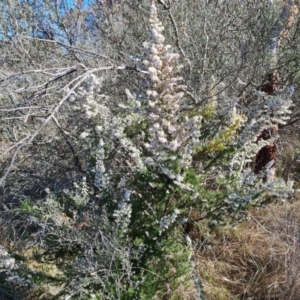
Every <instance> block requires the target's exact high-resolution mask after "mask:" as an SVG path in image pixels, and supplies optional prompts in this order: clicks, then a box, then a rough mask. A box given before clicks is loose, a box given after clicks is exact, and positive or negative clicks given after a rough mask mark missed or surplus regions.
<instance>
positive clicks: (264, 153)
mask: <svg viewBox="0 0 300 300" xmlns="http://www.w3.org/2000/svg"><path fill="white" fill-rule="evenodd" d="M279 87H280V78H279V73H278V72H277V71H275V72H274V73H273V74H267V75H266V76H265V78H264V84H263V85H262V87H261V89H260V90H261V91H262V92H265V93H266V94H268V95H275V92H276V91H277V90H278V89H279ZM271 117H272V116H271ZM277 135H278V124H273V126H272V127H271V128H268V129H265V130H264V131H263V132H262V133H261V134H260V136H259V137H258V140H261V139H263V140H269V139H271V138H272V137H275V136H277ZM277 154H278V153H277V147H276V141H274V139H272V142H271V143H270V144H269V145H266V146H264V147H263V148H261V149H260V150H259V152H258V153H257V155H256V159H255V166H254V172H255V173H256V174H259V173H260V172H262V171H264V170H265V169H266V168H267V167H268V166H269V164H272V165H271V166H269V170H268V171H267V173H266V174H265V175H264V177H263V181H272V180H273V179H274V178H275V171H276V162H277Z"/></svg>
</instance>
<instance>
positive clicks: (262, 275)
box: [196, 200, 300, 300]
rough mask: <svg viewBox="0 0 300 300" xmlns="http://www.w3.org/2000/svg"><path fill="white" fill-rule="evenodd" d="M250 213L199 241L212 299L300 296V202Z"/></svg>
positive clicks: (208, 294) (292, 299) (205, 282)
mask: <svg viewBox="0 0 300 300" xmlns="http://www.w3.org/2000/svg"><path fill="white" fill-rule="evenodd" d="M249 218H250V221H247V222H244V223H241V224H239V225H237V226H236V227H229V226H227V227H223V228H219V229H218V230H216V231H215V232H214V233H213V235H212V236H209V235H207V236H206V237H204V238H202V239H201V241H199V245H200V246H199V249H198V252H197V254H196V255H197V263H198V270H199V273H200V274H201V277H202V281H203V286H204V289H205V293H206V299H207V300H225V299H226V300H237V299H238V300H240V299H245V300H254V299H255V300H257V299H259V300H275V299H278V300H288V299H289V300H297V299H300V202H299V201H297V200H294V201H291V202H289V203H284V204H273V205H270V206H268V207H266V208H262V209H259V210H257V211H250V212H249Z"/></svg>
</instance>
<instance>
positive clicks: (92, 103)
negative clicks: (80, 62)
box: [76, 74, 102, 118]
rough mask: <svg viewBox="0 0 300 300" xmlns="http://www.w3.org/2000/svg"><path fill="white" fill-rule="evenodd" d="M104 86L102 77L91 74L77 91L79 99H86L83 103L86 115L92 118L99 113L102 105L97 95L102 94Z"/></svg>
mask: <svg viewBox="0 0 300 300" xmlns="http://www.w3.org/2000/svg"><path fill="white" fill-rule="evenodd" d="M101 86H102V78H99V77H97V76H96V75H94V74H90V75H89V76H88V77H87V79H86V80H85V82H84V84H83V85H82V86H81V87H80V88H79V89H78V91H77V95H76V97H77V99H78V100H80V101H84V103H83V104H82V106H83V108H84V109H85V113H86V117H87V118H92V117H95V116H97V115H98V114H99V112H100V111H101V110H102V106H101V105H99V103H98V101H97V98H98V97H99V96H98V97H96V95H99V94H100V91H101Z"/></svg>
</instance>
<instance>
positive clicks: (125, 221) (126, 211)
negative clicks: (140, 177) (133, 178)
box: [113, 190, 132, 232]
mask: <svg viewBox="0 0 300 300" xmlns="http://www.w3.org/2000/svg"><path fill="white" fill-rule="evenodd" d="M130 195H131V191H130V190H125V192H124V195H123V199H122V201H120V202H119V204H118V209H116V210H115V211H114V213H113V217H114V218H115V222H116V224H117V225H118V227H119V228H121V229H122V230H123V232H126V231H127V229H128V225H129V223H130V218H131V213H132V207H131V203H130Z"/></svg>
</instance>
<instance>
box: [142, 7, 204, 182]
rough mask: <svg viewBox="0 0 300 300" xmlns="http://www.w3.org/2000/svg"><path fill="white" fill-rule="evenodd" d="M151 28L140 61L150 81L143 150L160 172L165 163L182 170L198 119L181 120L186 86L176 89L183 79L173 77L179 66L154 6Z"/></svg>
mask: <svg viewBox="0 0 300 300" xmlns="http://www.w3.org/2000/svg"><path fill="white" fill-rule="evenodd" d="M150 26H151V33H150V38H151V41H150V42H145V43H144V48H145V52H146V55H147V59H145V60H144V61H143V63H144V65H145V67H146V69H147V70H148V73H149V77H150V78H149V90H148V91H147V95H148V103H147V107H146V111H145V112H144V113H145V116H146V118H147V119H148V123H149V125H150V126H149V133H150V138H149V140H148V142H147V143H145V147H146V149H147V150H148V151H149V152H151V153H152V159H153V160H154V161H155V162H156V163H157V166H159V167H160V168H166V164H164V162H165V161H166V160H171V161H172V160H173V161H177V162H179V164H180V165H181V166H182V167H185V166H186V165H188V164H189V163H190V162H191V158H192V154H193V151H194V148H195V146H196V144H197V143H198V139H197V137H199V136H200V122H201V117H200V116H195V117H192V118H188V117H185V118H184V119H182V117H183V116H182V115H181V112H180V108H182V107H183V103H182V99H183V97H184V92H183V91H184V90H185V89H186V86H183V85H179V81H181V80H182V78H181V77H176V76H175V74H176V73H177V72H178V71H179V70H181V68H182V66H181V65H178V64H177V61H178V59H179V55H178V54H176V53H171V52H170V49H171V46H169V45H164V41H165V38H164V36H163V35H162V32H163V30H164V28H163V26H162V23H161V22H160V20H159V19H158V17H157V10H156V7H155V3H154V2H152V4H151V14H150ZM183 148H184V149H183ZM179 150H180V153H179ZM169 172H170V173H172V170H169ZM165 173H166V172H165ZM174 176H175V175H174Z"/></svg>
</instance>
